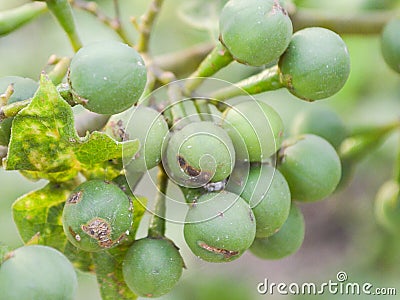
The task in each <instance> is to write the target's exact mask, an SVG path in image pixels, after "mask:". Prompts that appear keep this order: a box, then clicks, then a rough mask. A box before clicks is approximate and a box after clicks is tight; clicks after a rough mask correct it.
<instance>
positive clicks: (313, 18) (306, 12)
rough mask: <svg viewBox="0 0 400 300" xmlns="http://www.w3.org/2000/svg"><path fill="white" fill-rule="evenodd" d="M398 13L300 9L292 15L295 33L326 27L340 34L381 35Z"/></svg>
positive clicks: (393, 11) (392, 11) (391, 11)
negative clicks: (304, 29) (309, 28)
mask: <svg viewBox="0 0 400 300" xmlns="http://www.w3.org/2000/svg"><path fill="white" fill-rule="evenodd" d="M396 14H398V11H395V10H390V11H375V12H363V13H360V12H357V13H343V12H341V13H340V14H339V13H334V12H331V11H328V10H318V9H305V8H300V9H298V10H297V11H294V12H293V13H292V14H291V19H292V23H293V31H297V30H299V29H302V28H306V27H314V26H317V27H324V28H327V29H330V30H333V31H335V32H337V33H338V34H379V33H380V32H381V31H382V28H383V26H384V25H385V24H386V23H387V21H388V20H390V19H391V18H392V17H394V16H396Z"/></svg>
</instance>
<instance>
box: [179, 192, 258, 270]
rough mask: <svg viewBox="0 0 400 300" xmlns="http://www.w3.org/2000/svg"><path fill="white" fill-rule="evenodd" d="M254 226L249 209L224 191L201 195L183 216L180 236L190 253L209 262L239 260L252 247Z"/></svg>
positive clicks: (236, 196) (241, 201)
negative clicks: (181, 234) (182, 235)
mask: <svg viewBox="0 0 400 300" xmlns="http://www.w3.org/2000/svg"><path fill="white" fill-rule="evenodd" d="M255 233H256V223H255V219H254V215H253V212H252V211H251V208H250V207H249V205H248V204H247V203H246V201H245V200H243V199H242V198H240V197H239V196H238V195H236V194H233V193H229V192H226V191H223V192H220V193H208V194H205V195H203V196H201V197H200V198H199V199H198V201H197V202H196V203H194V204H192V206H191V207H190V209H189V211H188V214H187V216H186V223H185V226H184V236H185V240H186V243H187V244H188V246H189V248H190V249H191V250H192V252H193V253H194V254H195V255H197V256H198V257H200V258H201V259H203V260H205V261H209V262H228V261H232V260H235V259H237V258H239V257H240V256H241V255H242V254H243V252H244V251H246V250H247V249H248V248H249V247H250V245H251V244H252V242H253V240H254V237H255Z"/></svg>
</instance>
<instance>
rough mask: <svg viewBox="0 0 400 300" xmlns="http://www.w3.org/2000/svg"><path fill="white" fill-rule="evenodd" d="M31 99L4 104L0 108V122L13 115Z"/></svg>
mask: <svg viewBox="0 0 400 300" xmlns="http://www.w3.org/2000/svg"><path fill="white" fill-rule="evenodd" d="M31 101H32V99H26V100H22V101H18V102H14V103H11V104H7V105H4V106H3V107H1V108H0V122H1V121H3V120H5V119H7V118H11V117H15V116H16V115H17V114H18V113H19V112H20V111H21V110H22V109H24V108H25V107H27V106H28V105H29V104H30V103H31Z"/></svg>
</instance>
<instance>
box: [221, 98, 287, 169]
mask: <svg viewBox="0 0 400 300" xmlns="http://www.w3.org/2000/svg"><path fill="white" fill-rule="evenodd" d="M222 127H223V128H224V129H225V130H226V131H227V132H228V134H229V136H230V137H231V139H232V142H233V145H234V146H235V150H236V156H237V159H238V160H241V161H250V162H263V161H267V160H268V159H269V157H270V156H271V155H273V154H274V153H275V152H276V151H277V150H278V149H279V148H280V146H281V143H282V136H283V122H282V119H281V117H280V116H279V114H278V113H277V112H276V111H275V110H274V109H273V108H272V107H271V106H269V105H268V104H266V103H264V102H261V101H245V102H241V103H239V104H237V105H235V106H232V107H230V108H228V109H227V110H226V111H225V112H224V114H223V117H222Z"/></svg>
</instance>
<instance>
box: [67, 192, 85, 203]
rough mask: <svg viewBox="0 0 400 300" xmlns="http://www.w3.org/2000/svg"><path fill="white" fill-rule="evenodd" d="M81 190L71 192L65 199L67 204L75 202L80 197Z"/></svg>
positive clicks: (79, 199)
mask: <svg viewBox="0 0 400 300" xmlns="http://www.w3.org/2000/svg"><path fill="white" fill-rule="evenodd" d="M82 193H83V192H82V191H79V192H76V193H73V194H72V195H71V196H69V198H68V200H67V204H76V203H78V202H79V201H81V199H82Z"/></svg>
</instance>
